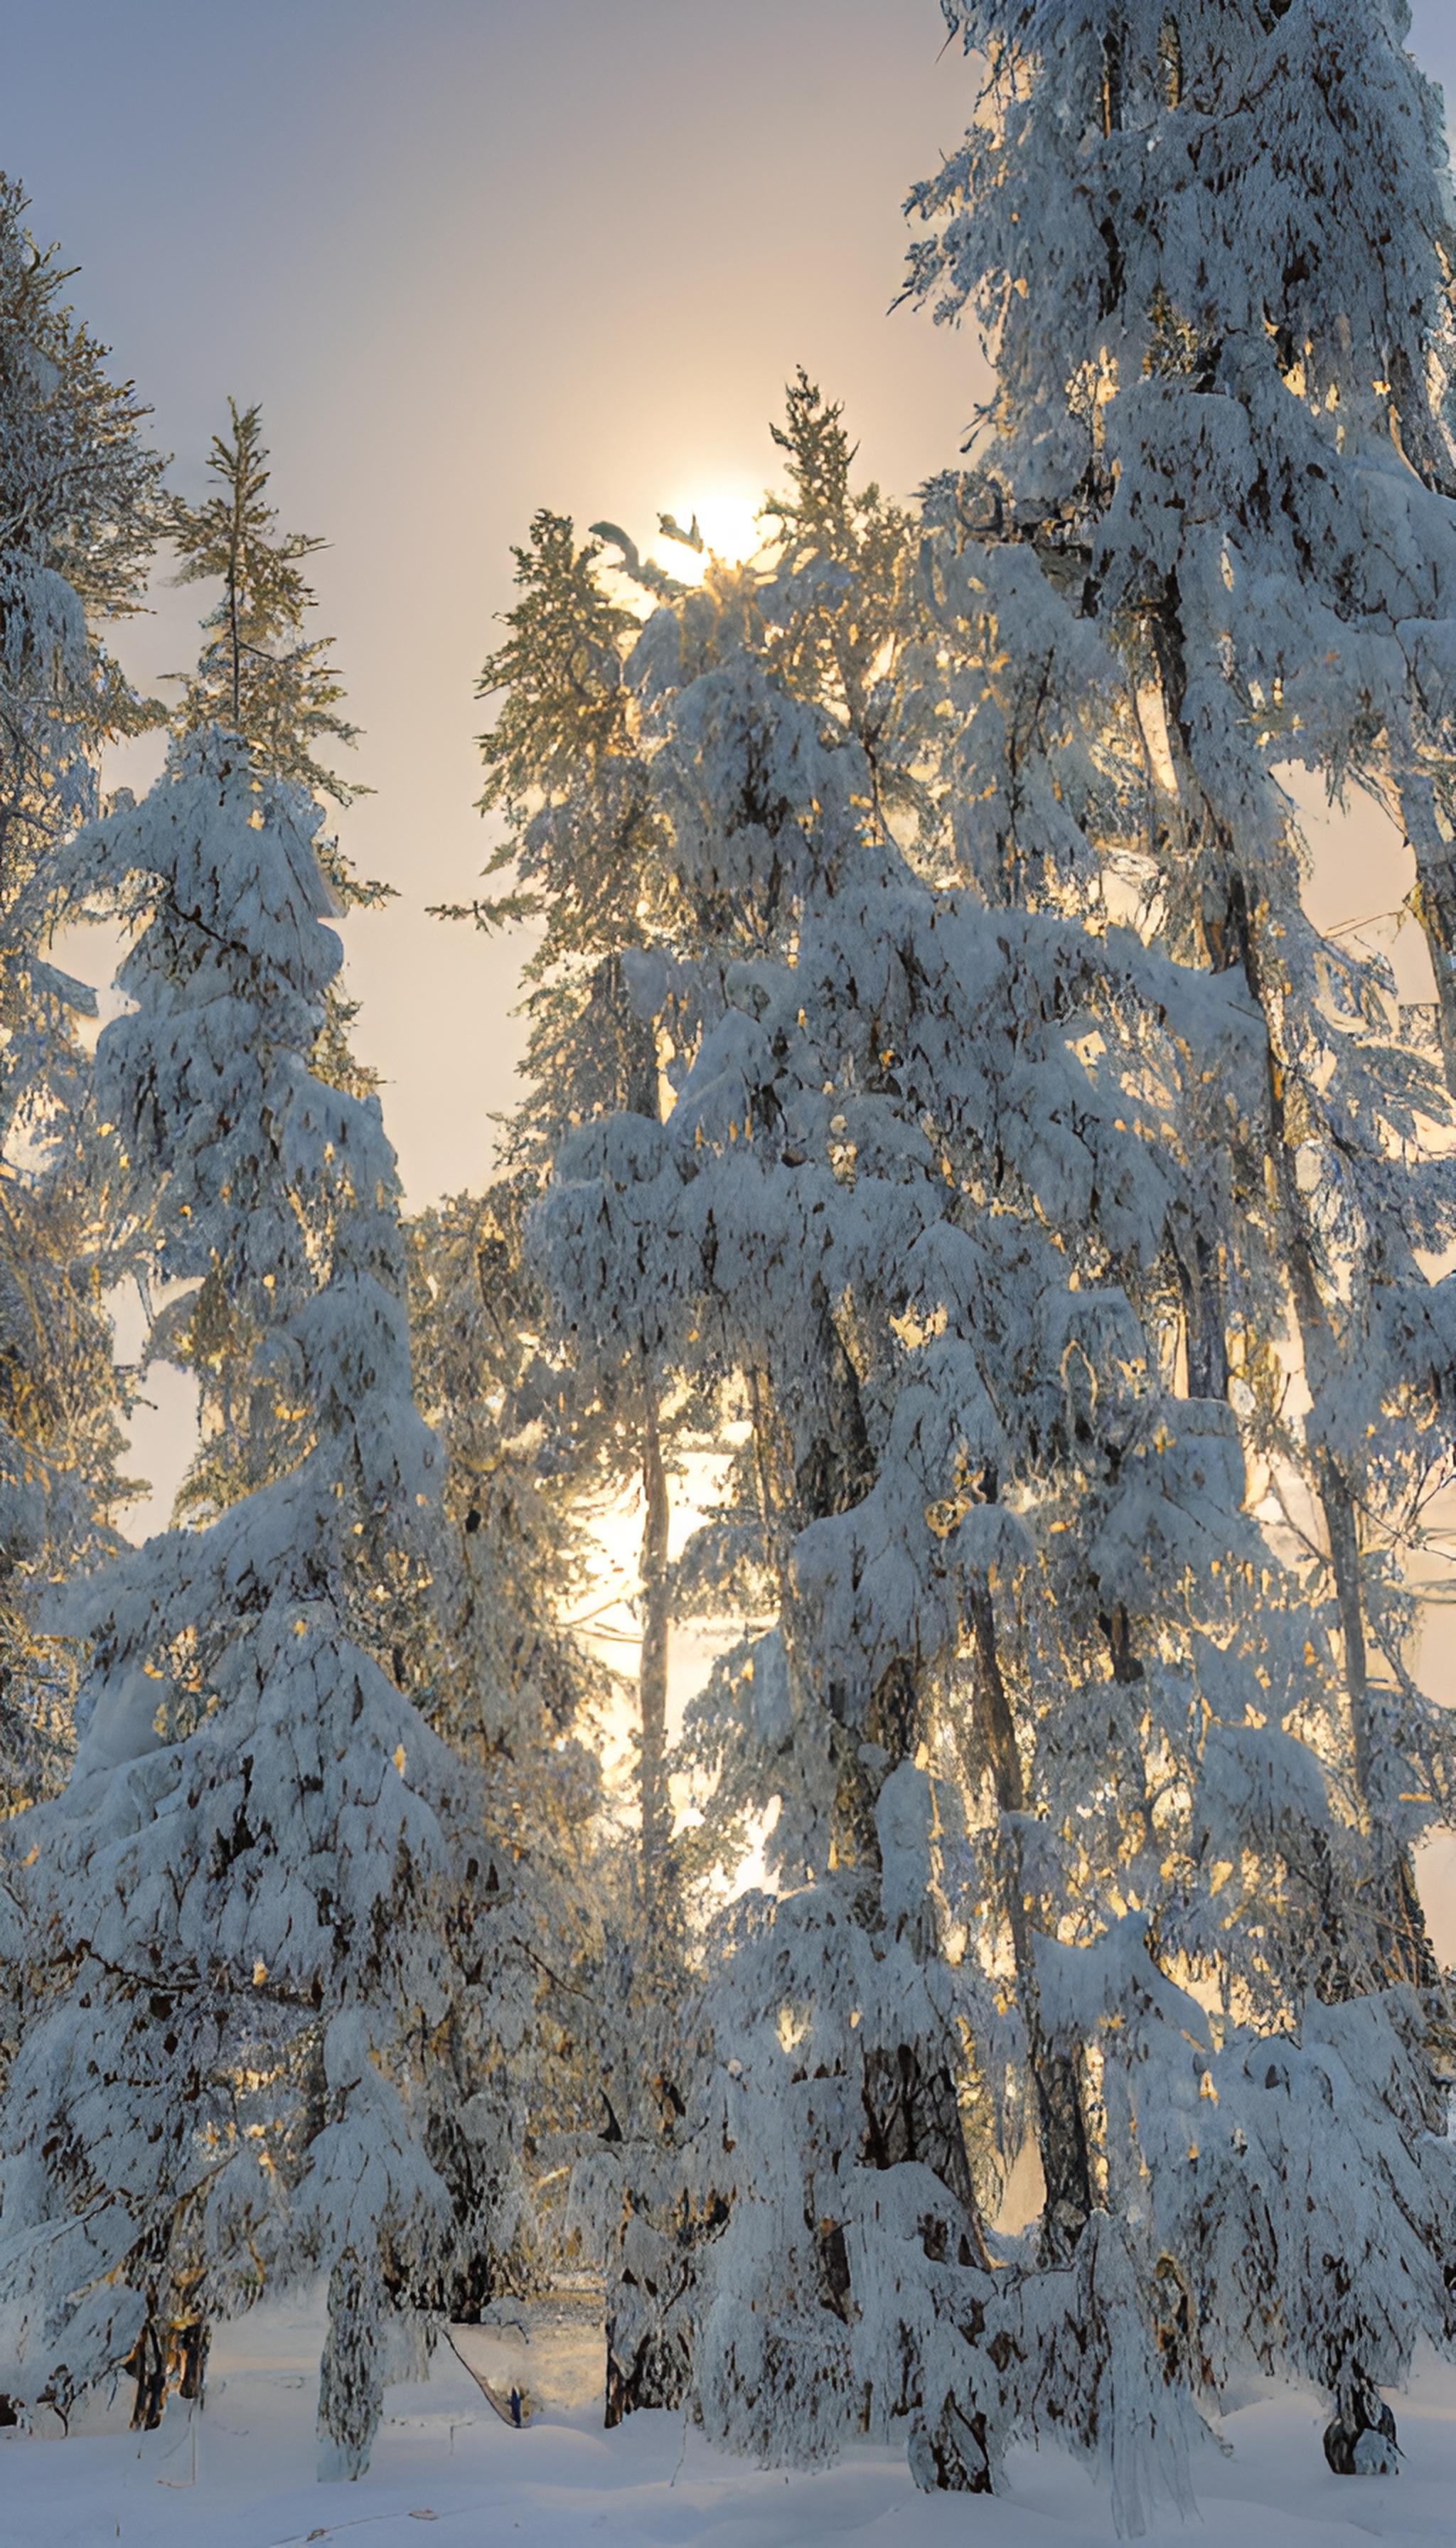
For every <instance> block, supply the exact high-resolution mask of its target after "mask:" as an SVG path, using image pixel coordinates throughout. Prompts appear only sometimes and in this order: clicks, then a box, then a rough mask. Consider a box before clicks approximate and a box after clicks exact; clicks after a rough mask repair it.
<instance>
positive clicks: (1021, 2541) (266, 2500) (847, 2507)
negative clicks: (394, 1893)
mask: <svg viewBox="0 0 1456 2548" xmlns="http://www.w3.org/2000/svg"><path fill="white" fill-rule="evenodd" d="M321 2331H322V2324H321V2314H320V2313H319V2312H318V2311H310V2310H306V2309H304V2308H301V2307H299V2306H294V2307H292V2308H289V2307H285V2306H281V2305H280V2306H276V2307H270V2308H268V2309H264V2310H259V2311H258V2312H257V2313H256V2314H255V2315H254V2317H253V2318H252V2319H251V2320H249V2321H247V2322H245V2323H244V2324H242V2325H240V2326H237V2327H233V2328H230V2329H225V2330H224V2331H223V2333H222V2334H221V2336H220V2338H219V2340H218V2343H217V2345H216V2347H215V2350H214V2356H213V2363H214V2369H213V2378H212V2384H211V2394H210V2397H209V2403H208V2407H207V2412H206V2413H205V2414H204V2415H203V2416H201V2417H200V2418H198V2419H197V2422H196V2424H195V2425H194V2424H192V2423H190V2422H189V2420H188V2416H187V2413H186V2411H185V2410H182V2411H176V2412H174V2413H173V2414H171V2415H169V2417H168V2419H167V2422H166V2424H165V2425H164V2426H163V2428H162V2430H161V2431H160V2432H157V2433H153V2434H147V2435H138V2434H134V2433H132V2432H130V2431H129V2430H128V2429H127V2426H126V2414H125V2405H124V2403H122V2402H119V2403H118V2405H117V2407H116V2408H115V2409H114V2410H112V2411H110V2412H104V2411H102V2410H100V2409H98V2408H92V2409H91V2410H90V2411H89V2413H88V2416H87V2418H86V2429H84V2430H78V2431H76V2432H74V2433H73V2434H72V2436H71V2438H70V2439H69V2440H68V2441H60V2440H57V2439H48V2438H43V2437H41V2436H40V2435H36V2436H25V2435H21V2434H18V2433H6V2434H4V2435H0V2548H109V2543H114V2542H116V2541H118V2540H120V2541H122V2542H123V2543H125V2548H304V2543H306V2542H309V2541H318V2542H324V2541H334V2540H337V2541H339V2542H341V2543H343V2548H354V2543H355V2542H357V2543H358V2548H418V2544H419V2543H420V2542H421V2541H422V2539H423V2537H424V2536H425V2531H426V2525H428V2524H431V2523H433V2524H436V2525H437V2526H438V2536H439V2538H440V2541H441V2548H445V2543H446V2542H449V2541H459V2542H461V2543H462V2548H465V2543H469V2548H517V2543H518V2548H637V2543H643V2548H649V2543H651V2544H652V2548H656V2543H662V2548H679V2544H680V2543H682V2548H693V2544H694V2543H699V2542H700V2543H702V2548H818V2543H821V2542H822V2543H825V2548H827V2543H829V2542H830V2541H847V2542H853V2543H854V2548H951V2543H952V2542H955V2543H956V2544H957V2548H960V2543H964V2542H972V2543H974V2548H981V2544H982V2543H984V2548H1083V2543H1085V2548H1093V2543H1099V2542H1102V2541H1110V2540H1111V2539H1112V2537H1113V2531H1112V2526H1111V2522H1110V2519H1109V2517H1108V2511H1107V2507H1106V2504H1105V2503H1103V2502H1101V2501H1100V2500H1099V2498H1098V2496H1097V2495H1096V2494H1095V2493H1094V2491H1093V2489H1092V2488H1091V2486H1090V2485H1089V2484H1088V2483H1087V2482H1086V2480H1085V2479H1084V2478H1083V2477H1082V2476H1081V2475H1080V2474H1079V2473H1078V2472H1077V2471H1076V2470H1075V2469H1074V2468H1072V2467H1071V2466H1070V2465H1069V2464H1068V2463H1066V2462H1064V2461H1060V2460H1056V2459H1051V2458H1047V2457H1043V2458H1040V2459H1039V2458H1036V2457H1033V2456H1031V2455H1030V2454H1026V2455H1023V2456H1022V2457H1020V2458H1019V2459H1018V2460H1017V2461H1016V2463H1015V2465H1014V2468H1013V2474H1012V2490H1011V2493H1010V2495H1009V2496H1008V2497H1006V2498H1003V2499H998V2500H996V2501H994V2502H988V2501H987V2500H985V2499H984V2498H978V2499H976V2500H975V2501H974V2502H970V2501H967V2500H966V2499H965V2498H964V2497H945V2496H942V2497H934V2498H929V2497H925V2496H922V2495H917V2493H916V2491H915V2489H914V2487H913V2486H912V2484H911V2482H910V2479H909V2477H908V2475H907V2473H906V2470H905V2467H904V2464H903V2462H901V2461H898V2460H897V2459H896V2458H895V2457H894V2455H893V2454H891V2453H890V2452H888V2451H883V2450H877V2449H868V2448H865V2449H863V2450H859V2451H856V2452H855V2453H854V2454H853V2455H851V2456H850V2457H849V2458H847V2459H845V2460H843V2461H842V2462H841V2463H840V2465H839V2466H838V2467H837V2468H834V2469H830V2470H826V2471H822V2472H818V2473H815V2474H810V2475H801V2474H793V2475H790V2476H787V2477H785V2476H783V2475H782V2474H781V2473H780V2474H777V2475H773V2474H769V2473H766V2472H764V2471H762V2470H758V2469H754V2468H750V2467H746V2466H745V2465H744V2464H743V2463H742V2462H739V2461H735V2460H729V2459H724V2458H721V2457H719V2456H718V2455H717V2454H716V2453H715V2452H712V2451H709V2450H708V2449H707V2448H705V2446H704V2445H703V2443H702V2442H701V2441H699V2440H698V2439H697V2437H696V2436H695V2435H694V2434H692V2433H687V2432H684V2430H683V2422H682V2419H681V2418H680V2417H678V2416H675V2415H664V2414H653V2415H639V2416H636V2417H634V2418H633V2419H632V2420H631V2422H630V2423H628V2424H627V2425H625V2426H623V2427H622V2429H621V2430H620V2431H618V2432H615V2433H604V2432H602V2431H601V2429H600V2417H599V2411H598V2409H597V2406H596V2404H595V2401H594V2398H593V2397H592V2394H591V2393H592V2385H593V2384H594V2380H595V2369H596V2363H597V2360H598V2359H599V2351H598V2348H599V2337H594V2338H592V2339H591V2340H589V2339H588V2338H587V2336H586V2334H585V2332H583V2333H575V2334H573V2333H563V2332H562V2331H561V2330H560V2329H559V2328H556V2329H551V2328H546V2329H540V2328H538V2330H537V2332H536V2335H535V2337H534V2338H533V2340H532V2342H531V2344H530V2346H529V2349H528V2352H527V2353H525V2354H522V2355H519V2356H518V2357H517V2358H519V2359H521V2360H523V2361H524V2362H525V2363H526V2364H527V2379H528V2382H529V2383H530V2385H531V2386H532V2387H533V2389H534V2390H535V2392H536V2394H537V2396H538V2398H539V2400H540V2404H539V2407H538V2411H537V2413H536V2415H535V2418H534V2420H533V2421H532V2423H531V2425H530V2426H529V2428H528V2429H527V2430H526V2431H524V2432H512V2431H510V2430H508V2429H507V2428H506V2426H505V2425H503V2424H501V2423H500V2421H498V2419H497V2417H496V2416H495V2415H494V2414H493V2412H491V2409H490V2408H489V2406H488V2405H487V2404H486V2402H485V2400H484V2399H483V2398H482V2396H481V2394H480V2392H479V2390H478V2389H477V2388H476V2387H475V2385H474V2383H473V2381H472V2379H471V2377H470V2374H469V2372H468V2371H467V2370H466V2369H465V2368H464V2367H463V2365H462V2364H461V2363H460V2362H458V2361H457V2360H455V2359H454V2357H453V2356H452V2355H451V2354H450V2353H449V2352H448V2351H446V2350H444V2349H443V2348H442V2350H441V2352H440V2354H439V2355H438V2356H437V2358H436V2362H435V2366H434V2369H433V2372H432V2375H431V2377H430V2378H429V2380H428V2381H427V2382H425V2383H423V2384H422V2385H420V2386H418V2387H409V2388H399V2389H396V2390H393V2391H392V2392H391V2394H390V2402H389V2410H388V2412H387V2416H386V2420H385V2424H384V2427H383V2430H382V2431H381V2433H380V2437H379V2442H378V2445H377V2447H376V2450H375V2455H374V2465H373V2468H372V2469H371V2471H370V2474H369V2476H368V2477H367V2478H365V2479H364V2480H363V2481H362V2483H361V2484H359V2485H358V2486H353V2487H343V2486H329V2487H320V2486H318V2485H316V2484H315V2482H314V2475H313V2460H314V2437H313V2417H314V2386H315V2373H316V2368H317V2363H318V2345H319V2341H320V2337H321ZM480 2358H481V2362H482V2367H483V2368H488V2369H490V2370H493V2371H499V2370H500V2368H501V2367H502V2366H503V2365H504V2363H505V2360H506V2354H505V2350H504V2348H503V2347H502V2348H501V2349H500V2351H499V2354H498V2358H497V2359H496V2360H495V2361H494V2362H493V2361H491V2360H490V2359H489V2355H488V2352H487V2350H485V2349H480ZM1398 2405H1399V2408H1400V2413H1401V2434H1402V2440H1403V2442H1404V2444H1405V2447H1406V2455H1407V2457H1406V2467H1405V2469H1404V2470H1403V2472H1402V2474H1401V2476H1400V2477H1398V2478H1390V2479H1383V2478H1365V2479H1355V2478H1350V2479H1339V2478H1333V2477H1330V2476H1328V2475H1327V2474H1326V2472H1325V2469H1324V2464H1323V2460H1322V2458H1321V2456H1320V2451H1319V2428H1320V2424H1321V2422H1322V2420H1323V2418H1322V2416H1321V2413H1320V2412H1319V2405H1318V2402H1317V2400H1316V2399H1315V2398H1314V2397H1313V2396H1310V2395H1307V2394H1303V2393H1299V2392H1291V2391H1281V2392H1277V2393H1271V2394H1270V2395H1269V2396H1267V2397H1264V2398H1262V2399H1260V2400H1259V2401H1258V2402H1257V2403H1255V2404H1253V2405H1250V2406H1247V2407H1244V2408H1243V2409H1241V2410H1240V2411H1239V2412H1237V2413H1236V2414H1232V2415H1230V2416H1229V2418H1228V2421H1227V2425H1226V2434H1227V2438H1228V2441H1229V2445H1230V2450H1229V2455H1228V2456H1227V2457H1221V2456H1220V2455H1219V2453H1218V2452H1216V2451H1213V2450H1210V2452H1209V2454H1208V2456H1207V2458H1206V2460H1205V2461H1204V2463H1203V2465H1202V2467H1201V2469H1200V2471H1199V2481H1198V2482H1199V2502H1200V2508H1201V2513H1202V2518H1201V2520H1196V2521H1194V2522H1192V2523H1191V2524H1188V2525H1185V2524H1184V2523H1182V2522H1181V2521H1179V2520H1177V2519H1176V2518H1170V2519H1164V2520H1160V2521H1158V2522H1157V2523H1155V2524H1154V2527H1153V2529H1152V2531H1151V2532H1150V2533H1149V2537H1150V2539H1151V2541H1152V2542H1153V2543H1154V2548H1171V2544H1172V2543H1173V2542H1177V2543H1179V2548H1345V2543H1348V2548H1360V2543H1362V2542H1363V2541H1365V2540H1366V2539H1384V2540H1393V2541H1415V2540H1419V2541H1428V2540H1429V2541H1434V2540H1441V2541H1449V2540H1450V2538H1451V2536H1452V2527H1453V2507H1456V2373H1453V2372H1452V2371H1451V2370H1450V2369H1448V2368H1446V2367H1445V2366H1439V2367H1437V2366H1435V2365H1432V2366H1430V2367H1429V2368H1428V2369H1427V2370H1425V2371H1424V2372H1423V2373H1422V2374H1421V2375H1420V2376H1418V2377H1417V2380H1416V2382H1415V2385H1414V2388H1413V2390H1412V2392H1411V2394H1410V2396H1409V2397H1408V2398H1406V2399H1405V2401H1404V2402H1398Z"/></svg>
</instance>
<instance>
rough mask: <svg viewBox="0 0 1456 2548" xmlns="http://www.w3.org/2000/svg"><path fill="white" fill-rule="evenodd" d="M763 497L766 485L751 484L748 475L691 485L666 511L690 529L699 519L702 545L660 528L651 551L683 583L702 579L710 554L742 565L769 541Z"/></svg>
mask: <svg viewBox="0 0 1456 2548" xmlns="http://www.w3.org/2000/svg"><path fill="white" fill-rule="evenodd" d="M763 500H764V497H763V490H762V489H761V488H759V487H751V486H750V485H749V484H748V482H747V480H744V481H742V482H741V483H740V484H739V485H737V486H732V485H727V484H722V485H719V486H717V487H713V486H708V487H705V488H704V487H699V488H697V489H696V490H692V489H689V490H687V491H686V492H684V493H683V496H682V497H681V499H679V500H677V501H675V502H672V503H669V504H665V505H664V506H663V512H664V515H665V516H666V518H667V519H668V520H669V521H672V522H676V523H678V524H679V525H680V526H681V528H682V529H683V531H686V532H690V531H691V529H692V525H693V522H694V520H695V521H696V523H697V528H698V532H699V534H700V536H701V539H702V543H703V545H702V548H701V549H700V550H697V549H693V548H691V547H690V546H689V545H688V544H687V542H686V541H685V540H676V539H673V538H672V537H671V536H670V535H669V534H668V533H666V532H662V531H660V532H659V533H658V535H657V537H656V538H655V539H654V540H653V541H652V542H651V544H650V547H649V549H648V555H649V556H650V557H651V558H652V559H653V561H654V563H655V564H656V565H658V566H660V567H662V568H663V569H664V570H665V571H666V573H667V574H669V575H673V576H676V577H677V579H678V581H679V583H680V584H701V582H702V580H703V576H704V574H705V573H706V570H707V564H708V560H709V558H710V557H715V558H720V559H721V560H722V561H723V563H724V565H726V566H742V565H743V564H744V562H745V561H746V560H747V559H748V558H751V557H753V556H754V555H755V553H756V552H757V551H758V550H759V549H760V548H762V547H763V546H764V543H765V538H766V535H767V532H768V529H769V525H768V524H767V523H762V522H760V521H759V520H758V518H757V516H758V512H759V507H760V506H761V504H762V503H763Z"/></svg>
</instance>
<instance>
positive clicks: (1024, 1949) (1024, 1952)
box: [970, 1585, 1094, 2263]
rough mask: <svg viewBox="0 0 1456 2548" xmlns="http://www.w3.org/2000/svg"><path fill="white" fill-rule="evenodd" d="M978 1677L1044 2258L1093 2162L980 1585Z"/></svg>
mask: <svg viewBox="0 0 1456 2548" xmlns="http://www.w3.org/2000/svg"><path fill="white" fill-rule="evenodd" d="M970 1608H971V1627H972V1630H973V1632H974V1637H975V1656H976V1665H977V1679H978V1682H979V1684H980V1694H981V1702H982V1708H983V1721H984V1729H985V1733H986V1738H987V1749H988V1752H989V1755H990V1762H991V1775H992V1781H993V1784H994V1787H995V1792H996V1804H997V1809H998V1811H999V1813H1000V1815H1001V1834H1000V1840H999V1844H998V1859H999V1864H1000V1869H1001V1898H1002V1905H1003V1908H1004V1911H1005V1914H1006V1922H1007V1926H1008V1928H1009V1929H1010V1932H1011V1945H1012V1953H1013V1956H1014V1957H1015V1960H1016V1981H1017V1996H1018V1998H1019V2000H1020V2003H1021V2011H1022V2018H1023V2022H1024V2024H1025V2026H1026V2030H1027V2053H1028V2059H1029V2062H1030V2066H1031V2073H1032V2086H1033V2089H1034V2092H1035V2095H1036V2100H1037V2141H1038V2147H1039V2149H1040V2151H1041V2156H1042V2174H1043V2177H1044V2179H1045V2182H1046V2187H1047V2207H1046V2212H1045V2214H1044V2225H1045V2226H1044V2232H1043V2242H1044V2252H1045V2255H1046V2259H1047V2262H1048V2263H1059V2262H1061V2261H1062V2259H1063V2258H1065V2257H1066V2256H1068V2255H1070V2253H1071V2251H1072V2249H1073V2247H1074V2246H1075V2245H1076V2243H1077V2240H1078V2238H1079V2237H1080V2236H1081V2234H1082V2231H1083V2229H1085V2228H1086V2225H1087V2222H1088V2219H1089V2217H1090V2215H1091V2213H1092V2211H1093V2209H1094V2196H1093V2190H1092V2164H1091V2156H1090V2153H1089V2150H1088V2147H1087V2127H1086V2121H1085V2118H1084V2115H1083V2111H1082V2094H1081V2083H1080V2081H1079V2079H1078V2076H1077V2063H1076V2056H1075V2054H1074V2053H1070V2052H1064V2051H1061V2050H1060V2049H1058V2048H1057V2047H1054V2046H1052V2045H1051V2044H1050V2043H1048V2041H1047V2032H1046V2028H1045V2026H1044V2025H1043V2022H1042V2001H1041V1993H1040V1990H1039V1988H1038V1983H1037V1943H1036V1933H1035V1931H1034V1929H1033V1927H1032V1922H1031V1915H1030V1912H1029V1910H1028V1907H1027V1898H1026V1886H1025V1883H1024V1880H1023V1875H1022V1852H1021V1842H1020V1838H1019V1836H1018V1834H1017V1830H1016V1819H1015V1818H1016V1817H1017V1815H1019V1814H1023V1813H1025V1811H1026V1781H1025V1779H1024V1777H1023V1775H1022V1767H1021V1753H1020V1751H1019V1749H1018V1746H1017V1740H1016V1725H1015V1721H1014V1719H1013V1716H1012V1712H1011V1701H1010V1698H1009V1697H1008V1695H1007V1689H1006V1682H1005V1678H1004V1676H1003V1674H1002V1671H1001V1658H1000V1652H999V1649H998V1647H997V1642H996V1616H995V1611H994V1608H993V1606H992V1602H991V1595H990V1592H989V1590H988V1588H987V1587H986V1586H985V1585H978V1586H977V1588H976V1590H975V1592H973V1593H972V1595H971V1605H970Z"/></svg>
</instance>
